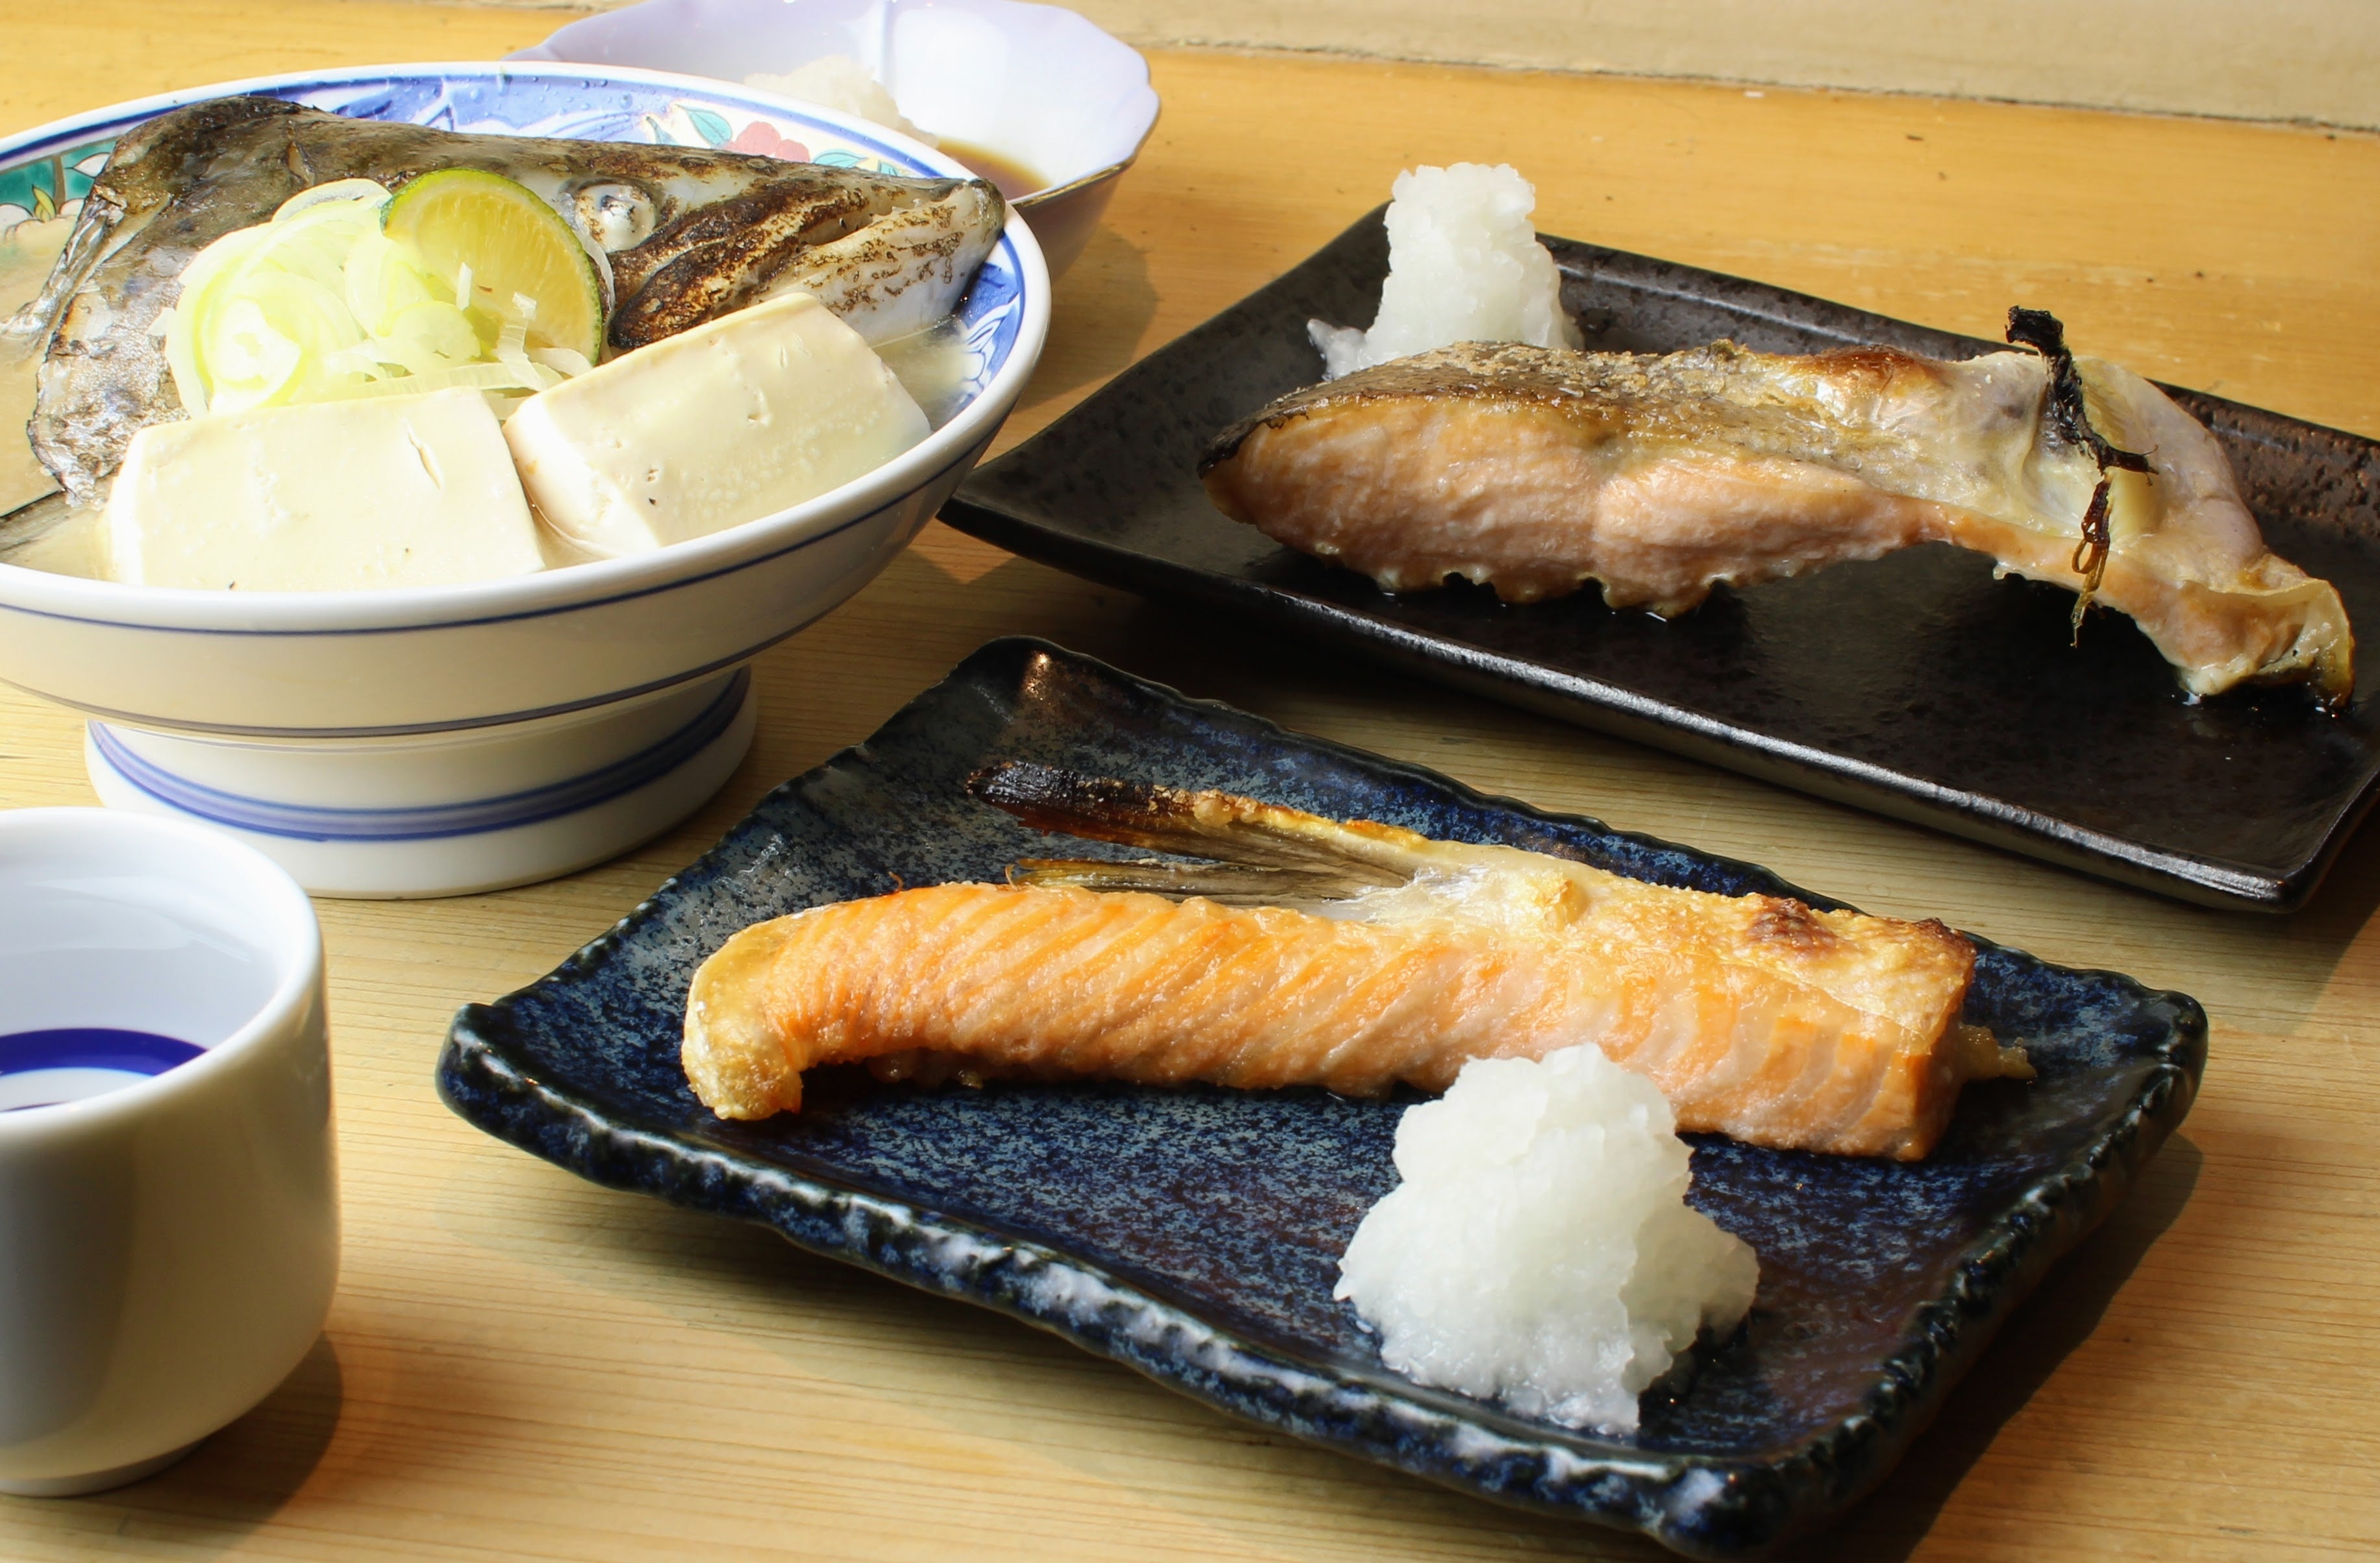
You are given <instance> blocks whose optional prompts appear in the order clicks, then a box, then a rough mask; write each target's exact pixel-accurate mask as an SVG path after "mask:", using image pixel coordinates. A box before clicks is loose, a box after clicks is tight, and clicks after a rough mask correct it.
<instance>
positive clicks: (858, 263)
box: [7, 97, 1006, 503]
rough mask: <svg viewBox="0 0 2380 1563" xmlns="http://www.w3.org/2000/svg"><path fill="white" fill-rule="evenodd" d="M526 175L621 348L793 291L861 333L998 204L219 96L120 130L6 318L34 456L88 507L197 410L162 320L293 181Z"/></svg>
mask: <svg viewBox="0 0 2380 1563" xmlns="http://www.w3.org/2000/svg"><path fill="white" fill-rule="evenodd" d="M454 168H466V169H477V170H480V171H482V172H486V173H492V174H500V175H502V176H504V177H506V178H509V179H512V180H514V181H516V182H517V183H519V184H520V185H523V186H525V187H526V188H528V189H530V190H532V191H534V192H535V193H536V194H537V195H538V196H540V198H542V199H543V200H545V201H546V202H547V203H548V204H549V205H551V206H552V207H553V209H554V210H555V211H556V212H559V213H560V214H561V215H562V217H563V219H564V220H565V222H567V223H569V224H570V225H571V227H572V228H573V229H574V230H575V231H576V232H577V234H578V235H579V236H580V238H581V240H582V242H583V243H585V245H586V246H587V248H588V249H589V252H590V254H592V255H594V256H596V257H599V258H600V261H601V263H600V265H599V271H600V272H601V273H603V274H604V275H605V276H606V278H607V281H608V285H609V290H610V294H611V297H608V298H607V299H606V301H605V302H606V304H607V306H608V307H609V312H610V313H609V321H610V323H609V327H608V330H607V333H606V335H607V341H608V344H609V345H610V346H611V347H612V348H613V350H615V351H625V350H627V349H630V348H634V347H638V346H642V345H646V344H647V343H650V342H655V341H659V340H661V339H662V337H665V336H669V335H673V334H674V333H677V332H680V331H684V330H685V329H686V328H687V327H689V326H693V325H698V324H699V323H701V322H702V321H707V320H710V319H711V318H713V317H714V316H717V315H721V314H723V313H726V312H727V311H729V310H731V309H739V308H741V307H743V306H744V305H747V304H749V303H754V302H757V301H758V300H759V299H760V298H762V297H768V296H769V295H770V294H771V293H772V292H777V291H783V290H784V289H788V288H793V287H800V288H803V289H805V290H807V291H809V292H813V293H816V294H817V295H818V296H819V297H820V299H821V301H823V302H824V303H825V304H826V305H827V306H828V307H829V308H830V309H834V310H835V312H836V313H838V314H839V315H841V316H843V318H844V320H845V321H848V322H849V323H850V324H852V325H853V326H854V327H855V328H856V329H857V330H858V331H859V333H860V334H861V335H862V336H865V337H867V338H868V340H869V341H871V342H882V341H888V340H891V339H892V338H893V337H896V336H901V335H905V334H906V333H909V332H912V331H916V330H919V329H922V328H923V327H925V326H928V325H930V324H932V323H933V322H934V321H936V320H939V319H940V318H941V317H942V316H944V315H947V314H949V313H950V312H951V311H952V310H953V309H955V308H956V307H957V304H958V300H959V298H960V297H961V296H962V295H963V294H964V293H965V290H966V286H967V285H968V283H969V282H970V281H971V280H972V279H973V278H974V275H975V273H976V270H977V267H978V266H980V265H981V264H982V262H983V260H984V258H985V257H986V256H988V255H989V254H990V252H991V247H992V245H993V243H994V242H995V241H996V240H997V238H998V237H999V235H1000V230H1001V226H1002V223H1003V222H1004V221H1005V220H1006V207H1005V205H1004V203H1003V202H1002V199H1001V196H1000V192H999V191H998V190H997V189H996V188H993V187H992V186H991V185H990V183H988V182H987V181H984V180H981V179H939V178H906V177H901V176H892V175H880V174H868V173H862V172H860V171H858V170H856V169H849V168H831V167H826V166H822V165H820V164H806V163H787V162H783V161H780V160H778V159H775V158H769V157H759V156H751V155H747V154H744V153H739V152H725V151H707V150H701V149H694V148H682V147H662V146H647V145H642V144H637V143H632V142H618V141H584V140H565V139H552V138H543V137H530V136H492V135H468V134H463V133H460V132H456V131H451V130H439V129H434V128H432V127H428V126H420V125H406V124H393V123H386V122H383V121H378V120H366V119H349V118H346V117H344V116H342V115H335V114H327V113H324V112H322V111H321V110H318V109H310V108H305V107H302V106H300V105H298V104H296V103H286V102H284V101H283V100H281V99H278V98H266V97H238V98H218V99H213V100H212V101H210V102H207V103H193V104H191V105H189V106H188V107H187V108H182V109H177V110H176V111H174V112H173V113H171V114H166V115H160V116H159V117H158V118H156V119H153V120H152V121H150V122H149V123H148V124H146V125H144V126H142V127H140V128H139V129H137V130H134V131H132V132H131V133H130V134H128V135H127V136H125V137H124V138H123V139H121V140H119V141H118V142H117V143H116V145H115V151H114V153H113V154H112V155H111V156H110V157H109V159H108V163H107V166H106V168H105V169H104V170H103V171H102V172H101V174H100V176H99V177H98V178H97V179H96V180H95V181H93V183H92V186H91V192H90V194H89V196H88V197H87V198H86V200H85V201H84V204H83V208H82V212H81V215H80V217H79V220H78V222H77V224H76V227H75V230H74V232H73V234H72V235H71V236H69V238H68V239H67V244H66V248H64V250H63V251H61V253H60V255H59V259H58V263H57V267H56V269H55V271H54V272H53V273H51V276H50V279H49V281H48V283H47V284H46V285H44V287H43V289H42V294H41V296H40V297H37V298H36V299H35V300H34V301H33V302H32V303H31V304H30V306H28V307H27V309H25V310H24V312H23V313H22V314H21V315H19V316H18V318H17V319H16V321H12V322H11V323H10V325H9V326H8V328H7V329H8V331H9V333H10V334H11V335H12V336H14V337H15V338H16V339H17V340H18V343H19V344H22V345H31V346H35V347H37V349H38V350H40V351H41V352H42V364H41V368H40V371H39V389H38V392H37V394H36V399H35V404H34V411H33V418H32V421H31V423H30V425H29V426H28V432H29V433H30V436H31V439H32V443H33V450H34V454H36V455H37V456H38V457H39V458H40V459H41V462H42V466H45V467H47V468H48V469H49V471H50V472H51V474H52V475H53V476H55V478H56V479H58V481H59V483H60V484H61V485H62V486H63V487H64V488H65V489H66V490H67V493H68V494H70V495H71V496H73V497H74V499H75V500H76V501H77V502H78V503H91V502H92V501H94V500H95V499H96V498H97V497H98V493H99V489H100V486H101V485H102V484H103V482H104V481H105V480H106V479H107V478H108V477H109V476H110V475H111V474H112V473H114V471H115V468H116V466H117V465H118V464H119V463H120V462H121V461H122V460H123V456H124V452H125V449H126V447H127V446H128V445H129V444H130V442H131V440H132V436H133V435H134V434H135V433H137V432H138V431H139V430H141V429H142V428H145V427H146V426H148V425H149V424H152V423H160V422H165V421H168V420H170V419H174V418H181V417H184V416H186V414H185V412H184V410H183V408H182V406H181V401H180V398H179V397H178V396H177V395H176V393H175V390H174V383H173V377H172V375H171V373H170V371H169V370H168V368H167V365H166V361H165V354H164V344H163V342H162V340H161V337H160V333H159V332H158V331H157V329H156V328H157V321H158V317H159V316H160V315H161V314H162V313H163V312H164V310H165V309H167V308H168V307H169V306H171V305H172V303H173V302H174V300H175V298H176V297H177V295H178V293H179V287H180V276H181V273H182V271H183V268H185V267H186V266H188V264H189V262H190V261H191V260H192V259H193V258H195V257H196V256H197V254H198V253H199V252H200V250H202V249H204V248H206V247H207V246H208V245H210V244H212V243H213V242H214V241H215V240H217V239H219V238H221V237H223V236H225V234H228V233H231V232H233V231H235V230H237V229H240V228H245V227H249V226H252V225H254V224H258V223H262V222H265V221H267V220H268V219H270V218H271V217H272V215H273V212H275V211H276V210H277V209H278V208H279V207H280V206H281V204H282V203H283V202H284V201H285V200H288V199H289V198H290V197H291V196H293V195H296V194H297V192H298V191H299V190H302V189H307V188H311V187H313V186H316V185H324V184H329V183H332V182H334V181H335V180H340V179H355V178H365V179H370V180H373V181H375V182H376V183H379V184H381V185H383V186H385V187H387V188H391V189H396V188H401V187H403V186H404V185H405V184H406V183H407V181H408V180H411V179H414V178H417V177H419V176H421V175H424V174H428V173H432V172H436V171H439V170H443V169H454Z"/></svg>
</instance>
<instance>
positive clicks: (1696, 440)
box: [1200, 310, 2354, 708]
mask: <svg viewBox="0 0 2380 1563" xmlns="http://www.w3.org/2000/svg"><path fill="white" fill-rule="evenodd" d="M2012 321H2014V322H2015V323H2012V324H2011V328H2010V329H2011V333H2012V334H2016V333H2019V332H2020V330H2022V331H2023V332H2024V333H2025V335H2024V337H2023V339H2024V340H2026V341H2027V342H2028V343H2034V344H2037V345H2038V347H2039V350H2022V351H2011V352H2005V353H1990V354H1986V355H1985V356H1983V357H1976V358H1971V359H1967V360H1964V361H1962V362H1947V361H1942V360H1937V359H1933V358H1924V357H1916V356H1914V355H1912V354H1908V353H1902V352H1898V351H1895V350H1893V349H1891V348H1885V347H1861V348H1851V349H1844V350H1841V351H1837V352H1830V353H1820V354H1815V355H1812V356H1807V357H1796V356H1790V355H1775V354H1767V353H1756V352H1753V351H1751V350H1749V349H1747V348H1743V347H1741V346H1738V345H1735V344H1734V343H1731V342H1718V343H1715V344H1712V345H1709V346H1706V347H1697V348H1693V349H1690V350H1688V351H1685V352H1681V353H1671V354H1669V355H1666V356H1661V357H1654V356H1651V355H1636V354H1628V353H1577V352H1569V351H1564V350H1560V349H1555V348H1544V347H1529V346H1522V345H1515V344H1501V345H1488V344H1483V343H1464V344H1460V345H1455V346H1451V347H1445V348H1440V349H1438V350H1436V351H1434V352H1428V353H1420V354H1416V355H1415V356H1413V357H1408V358H1400V359H1396V360H1393V361H1391V362H1390V363H1386V364H1381V365H1378V366H1376V367H1374V368H1372V369H1368V370H1359V371H1357V372H1355V373H1354V374H1350V375H1347V376H1345V377H1344V378H1342V379H1339V380H1335V381H1330V382H1325V383H1323V384H1320V385H1315V386H1310V387H1307V388H1306V389H1305V390H1302V391H1295V392H1292V393H1291V394H1288V395H1286V396H1283V397H1281V399H1280V400H1278V401H1276V402H1274V403H1273V404H1272V405H1270V406H1267V407H1265V408H1264V409H1262V410H1261V411H1259V412H1257V413H1256V414H1255V415H1254V416H1252V417H1250V418H1246V419H1245V420H1243V421H1242V422H1241V423H1239V424H1236V425H1234V426H1233V427H1232V428H1231V429H1228V430H1224V431H1223V432H1222V433H1221V434H1220V435H1219V436H1217V438H1216V440H1215V441H1214V442H1213V444H1212V445H1211V446H1210V447H1209V449H1208V453H1207V454H1206V456H1205V458H1204V460H1203V461H1202V463H1201V466H1200V472H1201V474H1202V476H1203V478H1204V480H1205V483H1206V487H1207V491H1208V495H1209V496H1210V497H1211V498H1212V499H1213V501H1214V503H1215V504H1216V505H1217V507H1218V508H1220V510H1221V511H1222V512H1223V513H1224V514H1225V515H1229V516H1231V517H1232V518H1233V519H1234V520H1237V521H1242V522H1245V523H1247V524H1248V525H1251V526H1254V527H1257V528H1258V529H1260V530H1261V531H1263V532H1264V533H1265V535H1266V536H1268V537H1270V538H1273V539H1276V540H1278V541H1280V542H1283V543H1286V544H1288V545H1289V546H1290V547H1292V548H1294V549H1298V550H1300V551H1304V552H1306V553H1311V554H1315V555H1317V556H1318V557H1320V558H1324V559H1328V560H1331V561H1334V562H1336V563H1342V564H1345V565H1347V566H1349V567H1350V568H1353V569H1355V570H1359V571H1361V572H1363V573H1364V574H1365V575H1367V576H1371V577H1372V578H1373V579H1374V580H1375V581H1377V582H1378V584H1379V585H1380V586H1381V587H1382V588H1385V589H1387V590H1390V591H1419V590H1424V589H1427V588H1435V587H1438V586H1440V585H1442V584H1443V583H1444V582H1445V581H1446V580H1447V579H1448V578H1449V577H1450V576H1462V577H1463V578H1466V579H1468V580H1471V581H1474V582H1476V583H1479V584H1482V585H1486V586H1489V587H1492V588H1495V590H1496V591H1497V593H1498V594H1499V595H1500V596H1501V597H1503V598H1504V599H1506V600H1509V601H1513V602H1532V601H1536V600H1541V599H1544V598H1549V597H1557V596H1560V595H1563V594H1565V593H1568V592H1572V591H1575V590H1577V589H1578V588H1580V587H1581V586H1582V585H1583V584H1584V583H1585V582H1586V581H1589V580H1594V581H1597V582H1600V583H1601V584H1602V588H1603V595H1604V599H1605V600H1606V601H1608V602H1609V603H1610V604H1611V605H1612V606H1614V607H1621V608H1630V607H1633V608H1647V609H1650V610H1651V611H1653V612H1657V613H1660V614H1664V615H1670V614H1676V613H1681V612H1686V611H1687V610H1689V609H1691V608H1693V607H1694V606H1695V605H1696V604H1697V603H1699V602H1701V601H1702V600H1703V599H1704V598H1705V597H1706V595H1707V594H1708V593H1709V591H1710V589H1711V588H1712V586H1714V585H1715V584H1717V583H1718V582H1721V581H1726V582H1732V583H1734V584H1737V585H1744V586H1748V585H1751V584H1754V583H1755V582H1759V581H1764V580H1771V579H1776V578H1779V577H1781V576H1796V575H1800V574H1802V573H1803V572H1805V571H1809V570H1814V569H1817V568H1820V567H1822V566H1824V565H1828V564H1831V563H1839V562H1840V561H1844V560H1851V559H1873V558H1876V557H1878V556H1880V555H1882V554H1885V553H1888V552H1890V551H1894V550H1896V549H1901V548H1907V547H1910V546H1912V545H1913V544H1916V543H1922V542H1948V543H1952V544H1955V545H1957V546H1959V547H1961V548H1967V549H1973V550H1975V551H1978V552H1982V553H1986V554H1989V555H1990V556H1991V557H1992V558H1993V559H1994V560H1996V561H1998V563H1999V564H2000V565H2001V566H2002V567H2003V568H2005V569H2007V570H2010V571H2013V572H2015V573H2016V574H2018V575H2021V576H2029V577H2031V578H2033V579H2035V580H2043V581H2051V582H2055V583H2056V584H2058V585H2059V586H2063V587H2067V588H2071V589H2072V590H2074V591H2076V592H2077V593H2078V594H2080V595H2079V599H2078V603H2077V607H2076V615H2077V622H2078V624H2079V621H2080V616H2081V612H2082V604H2083V603H2084V602H2088V601H2092V600H2095V601H2098V602H2101V603H2104V604H2106V605H2107V606H2108V607H2111V608H2114V609H2116V610H2118V611H2119V612H2123V613H2126V614H2129V615H2130V616H2131V618H2132V619H2133V620H2134V621H2136V622H2137V623H2138V624H2140V626H2141V628H2142V630H2143V632H2145V633H2146V634H2147V636H2148V637H2149V638H2150V640H2151V641H2153V642H2154V643H2155V645H2156V648H2157V649H2158V650H2159V651H2160V652H2162V653H2163V654H2164V656H2165V658H2166V660H2168V662H2170V663H2172V664H2173V666H2174V669H2175V671H2176V672H2177V674H2178V675H2179V676H2180V680H2181V683H2182V684H2183V685H2184V686H2185V687H2186V688H2188V689H2189V690H2190V691H2191V692H2192V693H2193V694H2197V695H2212V694H2216V693H2219V692H2221V691H2223V690H2225V689H2228V688H2230V687H2232V686H2233V685H2238V684H2240V683H2242V682H2244V681H2248V680H2257V681H2276V680H2297V679H2303V680H2307V681H2309V682H2310V683H2311V684H2312V685H2313V690H2314V693H2315V694H2316V696H2317V697H2318V698H2319V699H2321V700H2322V701H2323V702H2324V703H2325V704H2326V705H2329V706H2332V707H2334V708H2336V707H2338V706H2341V705H2343V704H2344V703H2345V701H2346V700H2347V698H2348V697H2349V695H2350V693H2351V691H2352V689H2353V685H2354V637H2353V636H2352V634H2351V633H2350V629H2349V626H2348V621H2347V613H2346V610H2345V608H2344V607H2343V606H2342V605H2341V603H2340V601H2339V597H2338V591H2337V590H2336V589H2334V588H2332V587H2331V586H2330V584H2329V583H2328V582H2325V581H2323V580H2319V579H2316V578H2315V577H2313V576H2308V575H2307V574H2306V573H2305V572H2304V571H2302V570H2300V569H2299V568H2298V567H2297V566H2296V565H2294V564H2291V563H2289V562H2288V561H2287V560H2284V559H2281V558H2279V557H2277V555H2275V554H2274V553H2273V552H2272V551H2270V550H2269V549H2267V548H2266V547H2265V540H2264V537H2263V534H2262V533H2261V532H2260V531H2259V530H2258V528H2257V526H2256V522H2255V518H2254V516H2253V515H2251V514H2250V512H2249V510H2248V507H2247V505H2246V504H2245V503H2243V502H2242V500H2241V499H2240V491H2239V486H2238V484H2237V482H2236V481H2235V480H2234V478H2233V475H2232V472H2231V468H2230V464H2229V463H2228V460H2227V459H2226V458H2225V456H2224V454H2223V450H2222V447H2221V446H2220V445H2218V444H2217V443H2216V440H2215V437H2214V436H2213V435H2212V434H2210V433H2209V432H2208V431H2207V430H2206V429H2205V428H2204V425H2202V424H2200V423H2199V422H2198V421H2197V420H2196V419H2195V418H2192V417H2191V416H2190V415H2189V414H2188V413H2186V412H2184V411H2183V410H2182V409H2181V408H2180V407H2179V406H2176V405H2175V404H2174V402H2173V401H2172V399H2171V398H2169V397H2168V396H2167V395H2166V394H2164V393H2163V392H2161V391H2159V390H2158V389H2157V388H2156V387H2155V386H2154V385H2152V384H2150V383H2149V382H2147V381H2145V380H2143V379H2142V378H2141V377H2140V376H2139V375H2137V374H2134V373H2132V372H2131V370H2125V369H2123V368H2121V367H2119V366H2118V365H2115V364H2110V363H2105V362H2102V361H2099V360H2097V359H2092V358H2076V357H2073V356H2072V355H2070V354H2069V353H2068V352H2067V351H2066V349H2065V343H2064V336H2063V333H2062V330H2061V329H2060V328H2059V327H2058V323H2057V321H2055V320H2053V319H2051V318H2050V317H2049V316H2047V315H2046V314H2042V313H2040V312H2039V311H2029V310H2019V311H2014V312H2012Z"/></svg>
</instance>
